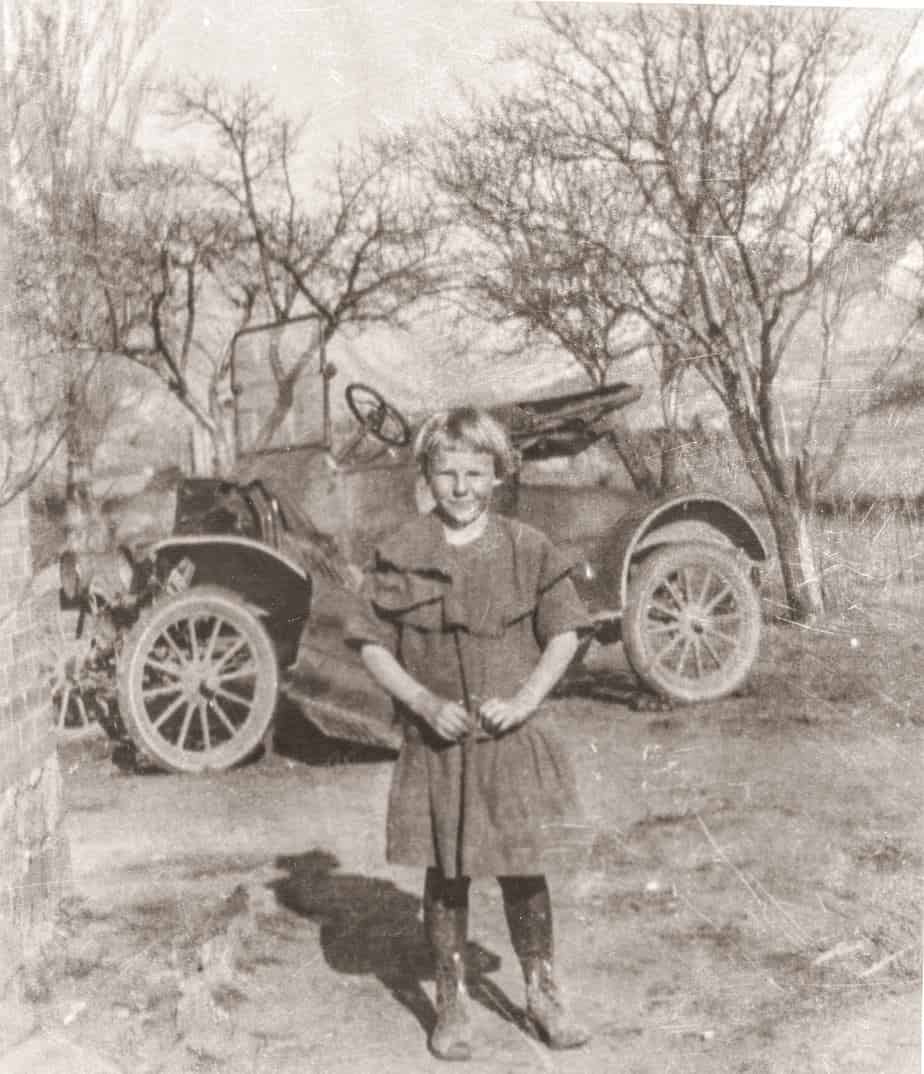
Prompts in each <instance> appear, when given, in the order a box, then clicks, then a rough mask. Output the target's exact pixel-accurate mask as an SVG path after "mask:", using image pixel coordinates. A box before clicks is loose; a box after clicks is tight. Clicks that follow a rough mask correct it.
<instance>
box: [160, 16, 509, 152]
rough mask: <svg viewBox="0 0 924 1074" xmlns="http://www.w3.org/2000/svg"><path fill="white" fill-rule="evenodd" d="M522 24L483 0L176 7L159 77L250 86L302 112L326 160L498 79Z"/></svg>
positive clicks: (163, 36)
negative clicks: (463, 89) (364, 135)
mask: <svg viewBox="0 0 924 1074" xmlns="http://www.w3.org/2000/svg"><path fill="white" fill-rule="evenodd" d="M523 22H524V20H523V19H522V18H519V17H518V16H517V15H516V13H515V9H514V5H513V4H507V3H494V2H490V0H464V2H452V0H339V2H329V0H314V2H305V0H301V2H300V0H207V2H205V3H202V4H198V3H196V4H192V3H182V2H180V0H174V2H173V5H172V10H171V11H170V13H169V15H168V17H167V19H166V20H165V23H164V25H163V27H162V29H161V32H160V35H159V37H158V40H157V41H156V42H155V48H156V49H157V51H158V55H159V61H158V71H159V72H160V73H167V72H168V71H169V73H171V74H177V75H188V74H190V73H194V74H198V75H200V76H202V77H214V78H217V79H219V80H221V81H222V82H223V83H225V84H227V85H242V84H244V83H253V84H254V85H256V86H257V87H258V88H260V89H261V90H263V91H264V92H266V93H268V94H270V95H271V96H272V97H274V98H275V100H276V102H277V104H278V106H279V108H280V109H281V110H282V111H283V112H284V113H286V114H287V115H289V116H291V117H293V118H294V117H297V116H300V115H304V114H305V113H310V126H309V132H310V145H311V147H312V148H313V149H314V150H315V151H317V152H319V153H322V154H326V153H330V152H333V151H334V150H335V149H336V147H337V144H338V143H340V142H342V143H344V144H349V143H350V142H351V141H353V140H354V139H355V137H356V135H357V134H358V133H359V132H360V131H363V130H365V131H370V132H375V131H385V130H388V129H389V128H395V127H400V126H402V125H403V124H404V123H406V122H407V121H409V120H412V119H414V118H416V117H418V116H422V115H424V114H425V113H426V112H427V110H428V109H429V108H430V106H432V105H433V104H436V103H439V104H440V105H441V106H443V105H445V104H446V103H447V102H448V101H451V100H453V99H458V94H457V91H456V83H457V81H461V82H464V83H467V84H469V85H472V86H483V85H484V84H485V83H486V82H488V81H490V80H491V79H492V78H494V77H495V75H496V70H495V68H494V66H493V65H492V63H491V61H492V58H493V57H494V54H495V51H496V48H497V46H498V45H499V44H500V43H501V42H503V41H504V40H506V39H509V38H510V37H512V36H513V35H515V34H516V33H518V32H519V30H520V27H521V26H522V25H523Z"/></svg>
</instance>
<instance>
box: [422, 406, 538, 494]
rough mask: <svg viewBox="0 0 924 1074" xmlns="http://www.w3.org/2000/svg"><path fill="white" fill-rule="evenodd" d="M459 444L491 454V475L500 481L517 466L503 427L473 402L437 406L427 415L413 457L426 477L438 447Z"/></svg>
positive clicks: (453, 447) (468, 449) (460, 446)
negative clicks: (443, 406)
mask: <svg viewBox="0 0 924 1074" xmlns="http://www.w3.org/2000/svg"><path fill="white" fill-rule="evenodd" d="M459 448H462V449H463V450H467V451H483V452H485V453H486V454H489V455H493V457H494V475H495V477H497V478H498V480H500V481H504V480H506V478H508V477H510V476H511V475H512V474H515V473H516V471H517V470H518V468H519V463H520V460H519V457H518V455H517V452H516V449H515V448H514V446H513V444H512V443H511V442H510V436H509V435H508V433H507V430H506V429H505V428H504V427H503V425H501V423H500V422H499V421H498V420H497V419H496V418H492V417H491V415H490V414H488V413H487V411H484V410H480V409H479V408H478V407H474V406H459V407H453V408H452V409H450V410H440V411H438V412H437V413H436V414H433V415H431V416H430V417H429V418H427V420H426V421H425V422H424V423H423V425H421V427H420V429H419V430H418V432H417V436H416V438H415V440H414V458H415V459H416V460H417V465H418V467H419V468H420V472H421V473H422V474H423V475H424V476H425V477H426V476H428V474H429V469H430V464H431V462H432V461H433V456H434V455H435V454H436V453H437V452H438V451H441V450H445V451H453V450H458V449H459Z"/></svg>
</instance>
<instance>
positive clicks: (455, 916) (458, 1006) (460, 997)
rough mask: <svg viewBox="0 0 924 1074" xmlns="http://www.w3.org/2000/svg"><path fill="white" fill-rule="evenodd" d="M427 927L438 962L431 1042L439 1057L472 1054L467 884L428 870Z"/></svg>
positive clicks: (435, 1053) (433, 1051)
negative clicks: (441, 879)
mask: <svg viewBox="0 0 924 1074" xmlns="http://www.w3.org/2000/svg"><path fill="white" fill-rule="evenodd" d="M424 926H425V928H426V932H427V937H428V939H429V940H430V944H431V946H432V948H433V955H434V958H435V962H436V1025H435V1026H434V1027H433V1031H432V1033H431V1034H430V1039H429V1042H428V1045H429V1048H430V1051H431V1052H432V1053H433V1055H435V1056H436V1057H437V1058H438V1059H448V1060H456V1061H458V1060H465V1059H471V1057H472V1027H471V1022H470V1020H469V1014H468V1002H467V1001H468V993H467V991H466V988H465V944H466V940H467V936H468V884H467V882H464V883H456V884H455V885H453V884H452V883H451V882H450V883H447V882H443V884H442V885H440V884H439V882H438V881H437V879H436V877H435V876H431V874H430V873H429V872H428V875H427V883H426V887H425V889H424Z"/></svg>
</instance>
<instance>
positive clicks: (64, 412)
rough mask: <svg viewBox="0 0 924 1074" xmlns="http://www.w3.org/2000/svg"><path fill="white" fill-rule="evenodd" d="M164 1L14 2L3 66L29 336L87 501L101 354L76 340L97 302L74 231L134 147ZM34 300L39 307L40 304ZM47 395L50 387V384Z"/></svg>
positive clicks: (74, 490)
mask: <svg viewBox="0 0 924 1074" xmlns="http://www.w3.org/2000/svg"><path fill="white" fill-rule="evenodd" d="M163 6H164V5H163V3H162V0H134V2H131V3H124V2H123V0H13V3H11V4H10V6H9V14H10V28H11V38H12V40H11V42H10V44H11V49H10V52H11V62H10V75H9V79H8V95H9V115H10V126H11V132H10V134H11V139H10V146H11V158H12V160H11V198H10V204H11V208H12V211H13V213H14V215H15V216H17V217H18V218H19V219H20V220H21V221H28V225H23V228H22V229H23V230H24V231H25V230H28V232H29V233H30V237H31V243H30V246H29V255H28V256H29V259H30V260H31V261H34V263H35V265H36V266H37V267H40V268H41V270H42V271H41V273H38V272H33V273H32V279H31V283H32V284H33V285H34V287H35V289H34V292H33V293H31V294H29V293H24V292H23V291H22V290H21V291H20V292H19V296H20V299H21V305H22V307H23V309H28V310H29V311H30V312H31V313H33V314H35V318H34V320H33V321H32V323H31V324H30V327H29V334H30V337H32V339H33V341H34V342H36V346H37V347H38V350H39V351H40V352H41V353H42V356H43V361H44V362H45V363H47V364H50V365H53V366H54V367H55V377H54V378H53V383H52V385H51V390H52V392H53V393H55V392H57V393H58V394H59V395H60V396H61V397H62V399H61V401H62V405H61V407H60V408H58V410H57V412H56V413H57V418H58V420H60V421H62V422H63V424H64V429H63V441H64V444H65V447H66V451H67V459H68V494H69V496H70V497H72V498H76V497H78V496H86V495H87V494H88V486H87V478H88V466H89V461H90V460H89V458H88V457H87V450H88V444H89V441H90V439H92V438H90V437H87V436H86V435H85V431H84V429H83V425H84V423H85V422H86V420H87V417H86V409H87V402H88V400H87V394H86V393H87V383H88V378H89V376H90V374H91V372H92V370H93V369H94V368H95V365H96V362H97V361H98V357H99V356H98V355H97V354H95V353H93V352H92V351H91V350H88V349H87V347H86V346H85V344H84V341H85V340H86V339H87V338H88V336H90V335H92V332H90V331H89V330H88V328H89V321H90V319H91V318H92V316H93V315H94V313H95V312H96V305H95V303H94V302H93V301H92V300H91V298H90V296H89V295H88V291H87V280H86V278H85V276H84V273H83V268H84V259H83V252H82V249H81V244H80V237H79V236H78V235H76V234H75V225H76V224H77V223H78V222H79V221H80V219H81V214H82V212H83V210H84V208H85V206H86V204H87V203H88V201H91V200H92V199H93V198H94V197H95V198H99V197H102V196H103V195H104V181H105V180H104V176H105V171H106V168H107V162H108V160H109V159H110V158H111V157H112V156H113V155H114V154H116V155H119V154H122V153H124V151H125V148H126V146H128V145H130V144H131V141H132V138H133V135H134V132H135V130H136V127H137V123H138V120H139V116H140V114H141V110H142V107H143V104H144V101H145V97H146V93H147V87H146V84H145V80H144V74H145V71H144V65H143V60H144V56H145V52H146V48H147V45H148V43H149V41H150V38H151V36H152V34H153V32H154V30H155V28H156V26H157V24H158V22H159V19H160V17H161V14H162V11H163ZM38 299H40V303H39V301H37V300H38ZM44 388H45V390H47V389H48V388H49V383H48V380H47V378H46V379H45V381H44Z"/></svg>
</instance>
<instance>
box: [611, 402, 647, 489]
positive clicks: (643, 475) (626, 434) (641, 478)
mask: <svg viewBox="0 0 924 1074" xmlns="http://www.w3.org/2000/svg"><path fill="white" fill-rule="evenodd" d="M609 441H610V443H611V444H612V445H613V447H614V448H615V449H616V454H617V455H618V456H619V459H620V461H621V462H622V464H623V466H624V467H625V468H626V473H627V474H628V475H629V477H630V478H631V479H632V484H633V485H634V486H635V488H636V489H638V491H639V492H644V493H645V494H646V495H647V496H652V497H654V496H657V495H658V491H659V489H658V481H657V478H656V477H655V475H654V474H653V473H652V472H651V467H650V466H649V465H648V462H647V460H646V459H645V456H644V455H643V454H642V453H641V451H639V448H638V441H637V440H636V437H635V434H634V433H633V432H632V430H631V429H630V428H629V423H628V422H627V421H626V419H625V416H624V415H622V414H614V415H612V416H611V418H610V431H609Z"/></svg>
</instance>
